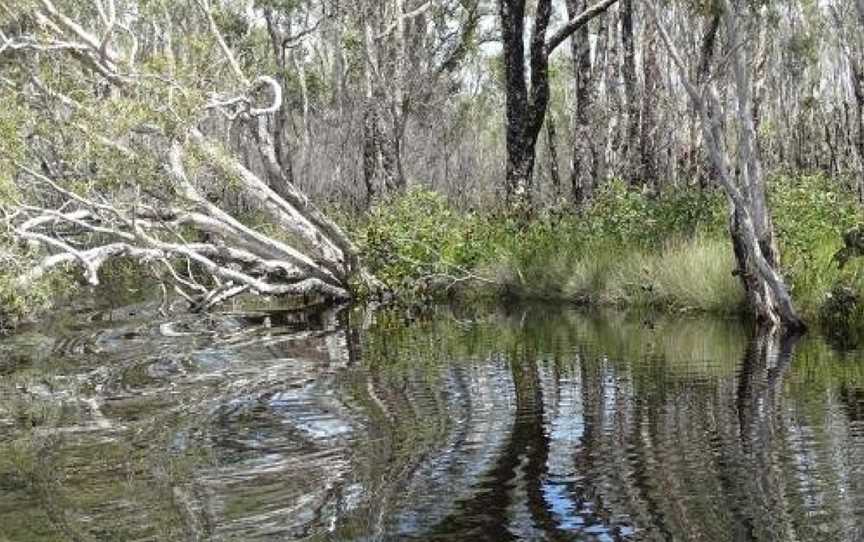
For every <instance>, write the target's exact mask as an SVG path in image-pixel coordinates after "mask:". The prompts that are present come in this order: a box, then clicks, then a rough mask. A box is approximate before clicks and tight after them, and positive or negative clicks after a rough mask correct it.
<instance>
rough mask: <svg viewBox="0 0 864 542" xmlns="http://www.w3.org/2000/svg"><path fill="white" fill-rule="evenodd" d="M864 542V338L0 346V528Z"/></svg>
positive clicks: (590, 331) (42, 534)
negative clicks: (850, 348)
mask: <svg viewBox="0 0 864 542" xmlns="http://www.w3.org/2000/svg"><path fill="white" fill-rule="evenodd" d="M295 539H303V540H396V539H413V540H457V541H458V540H472V541H474V540H516V539H524V540H709V541H722V540H783V541H786V540H849V541H857V540H864V354H860V353H857V352H853V353H845V354H841V353H836V352H834V351H832V350H831V349H830V348H828V346H826V345H825V344H824V343H823V342H822V341H821V340H820V339H818V338H817V337H808V338H806V339H804V340H802V341H800V342H798V343H797V344H793V342H791V341H784V340H782V339H781V338H780V337H774V336H762V337H756V338H753V337H748V335H747V333H746V330H745V329H744V328H742V327H740V326H739V325H736V324H734V323H730V322H724V321H718V320H700V319H691V318H678V319H674V318H672V319H670V318H665V319H660V320H651V321H648V320H646V319H644V318H635V317H624V316H621V315H616V314H612V315H605V316H587V315H583V314H579V313H577V312H573V311H567V310H560V309H550V308H534V309H524V310H522V309H519V310H512V311H510V312H509V313H507V312H492V313H486V314H479V315H477V314H470V315H469V314H458V313H454V312H451V311H447V310H443V309H442V310H441V311H439V313H438V314H436V315H435V316H433V317H430V318H424V319H422V320H420V321H407V320H406V319H404V318H402V317H400V316H399V315H397V314H394V313H378V314H375V315H371V314H366V315H364V314H362V313H359V312H356V311H349V310H343V311H335V310H334V311H328V312H322V313H319V314H304V313H299V312H290V311H282V312H270V313H267V312H246V313H239V312H238V313H226V314H217V315H212V316H209V317H200V316H198V317H196V316H183V317H180V318H174V319H172V320H164V319H159V318H158V317H156V316H154V313H153V312H152V310H151V308H150V307H147V306H138V307H126V308H123V309H115V310H87V311H81V312H78V313H75V314H69V315H67V316H65V317H63V318H60V319H58V321H57V322H55V323H53V324H51V325H45V326H39V327H34V328H32V329H29V330H24V331H23V332H22V333H20V334H18V335H16V336H14V337H11V338H8V339H5V340H3V341H2V342H0V541H6V540H9V541H27V540H295Z"/></svg>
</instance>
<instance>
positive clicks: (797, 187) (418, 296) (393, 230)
mask: <svg viewBox="0 0 864 542" xmlns="http://www.w3.org/2000/svg"><path fill="white" fill-rule="evenodd" d="M769 199H770V203H771V205H772V209H773V210H774V222H775V227H776V228H777V235H778V242H779V243H780V251H781V253H782V254H783V258H784V259H783V261H782V270H783V273H784V275H785V276H786V278H787V279H788V280H789V282H790V284H791V288H792V295H793V296H794V297H795V299H796V302H797V303H799V305H800V307H801V311H802V312H803V313H804V315H805V316H806V317H807V319H808V320H810V321H820V322H823V323H825V324H828V327H830V328H831V329H829V331H830V330H839V329H843V330H845V331H849V330H855V329H862V330H864V308H862V306H861V304H860V303H859V302H858V301H859V299H864V267H862V264H861V263H860V262H858V260H856V259H855V258H852V259H851V260H850V261H849V262H848V263H847V264H846V265H844V266H843V267H842V268H841V266H840V265H839V262H838V261H837V260H836V258H835V256H836V254H837V253H838V252H839V251H840V250H841V249H842V248H843V246H844V242H843V236H844V233H846V232H847V231H850V230H851V229H853V228H855V227H856V226H857V225H858V224H859V222H861V218H862V217H861V211H860V207H859V206H858V204H857V203H856V199H855V194H854V192H853V191H852V190H850V189H847V188H845V187H843V186H841V185H840V184H839V183H838V182H836V181H835V180H831V179H827V178H825V177H824V176H799V177H783V176H779V177H775V178H774V179H772V181H771V183H770V184H769ZM727 213H728V206H727V202H726V200H725V196H723V194H722V193H720V192H715V191H700V190H697V189H695V188H694V189H690V188H685V189H682V190H677V191H670V192H667V193H664V194H662V195H659V196H651V195H648V194H645V193H643V192H640V191H634V190H632V189H628V188H627V186H626V185H625V184H624V183H621V182H611V183H608V184H606V185H605V186H603V187H602V188H601V189H600V190H598V192H597V193H596V194H595V197H594V199H593V201H592V202H591V204H590V205H589V206H586V207H584V208H582V209H579V210H574V209H572V208H551V209H549V210H547V211H544V212H543V213H541V214H540V215H539V216H536V217H534V218H533V219H532V220H529V221H524V220H522V219H519V218H513V217H512V215H509V214H507V213H506V212H496V211H494V210H491V211H475V210H459V209H458V208H457V207H455V206H453V205H450V204H448V202H447V201H446V200H445V198H443V197H442V196H440V195H438V194H436V193H434V192H431V191H427V190H424V189H419V188H415V189H412V190H409V191H407V192H406V193H404V194H401V195H398V196H394V197H392V198H390V199H388V200H386V201H382V202H379V203H378V204H377V205H376V206H375V207H374V209H373V211H372V212H371V213H370V215H369V217H368V218H366V219H364V221H363V222H362V223H358V224H352V225H351V227H349V230H352V231H355V232H357V233H356V235H357V241H358V244H359V245H360V247H361V250H362V252H363V256H364V258H365V261H366V262H367V263H368V264H369V265H370V268H371V270H372V271H373V272H374V273H376V275H377V276H378V277H379V278H381V279H382V280H383V281H384V282H385V283H386V284H387V285H388V286H389V287H391V288H393V289H394V290H395V291H397V292H398V293H399V295H400V296H401V297H407V298H410V299H413V300H415V301H417V302H424V301H429V300H432V299H437V298H442V297H449V296H458V297H466V296H467V297H473V296H495V297H500V296H510V297H513V298H517V299H547V300H559V301H567V302H575V303H581V304H591V305H611V306H619V307H622V308H623V307H648V308H655V309H661V310H669V311H699V312H708V313H715V314H738V313H740V312H742V310H743V306H744V292H743V289H742V286H741V283H740V280H739V279H738V277H736V276H735V275H734V270H735V267H736V265H735V257H734V254H733V250H732V246H731V243H730V241H729V236H728V229H727V228H728V216H727Z"/></svg>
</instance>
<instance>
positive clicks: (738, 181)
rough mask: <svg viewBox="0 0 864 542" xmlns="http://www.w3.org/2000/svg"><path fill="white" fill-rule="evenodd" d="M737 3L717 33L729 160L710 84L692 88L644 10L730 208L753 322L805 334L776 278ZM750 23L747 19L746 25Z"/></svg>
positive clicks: (748, 54)
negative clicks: (726, 71) (725, 72)
mask: <svg viewBox="0 0 864 542" xmlns="http://www.w3.org/2000/svg"><path fill="white" fill-rule="evenodd" d="M744 4H745V3H744V2H743V1H741V0H722V2H721V8H722V19H723V29H724V31H725V36H726V40H727V44H726V46H727V53H728V56H729V59H730V65H731V66H730V67H731V70H732V72H733V79H734V82H735V100H734V106H733V108H734V115H735V116H734V117H733V118H734V122H735V127H736V135H737V145H736V149H735V151H734V165H733V154H732V153H730V151H729V150H728V149H727V147H726V145H725V138H724V134H723V133H722V132H721V126H722V125H723V124H724V122H723V120H724V119H725V117H726V116H727V114H728V111H727V108H726V107H724V105H723V104H722V103H721V101H720V99H719V97H718V93H717V90H716V88H715V86H714V84H713V82H710V81H709V82H707V83H704V84H701V85H699V84H697V83H694V82H693V81H692V80H691V78H690V76H689V74H688V72H687V68H686V65H685V64H684V61H683V60H682V57H681V55H680V53H679V52H678V49H677V47H676V45H675V44H674V42H673V41H672V38H671V37H670V35H669V32H668V30H667V29H666V25H665V23H664V22H663V20H662V19H661V17H660V14H659V11H658V9H657V6H656V4H655V2H654V0H651V1H650V2H649V4H648V5H649V6H650V9H651V12H652V15H653V18H654V22H655V24H656V26H657V29H658V31H659V33H660V36H661V38H662V40H663V42H664V44H665V45H666V48H667V49H668V51H669V54H670V56H671V57H672V59H673V62H674V63H675V66H676V67H677V68H678V75H679V76H680V77H681V79H682V81H683V83H684V86H685V88H686V90H687V93H688V94H689V96H690V98H691V100H692V101H693V103H694V106H695V107H696V110H697V111H698V113H699V116H700V119H701V121H702V131H703V134H704V138H705V142H706V144H707V147H708V150H709V152H710V155H711V159H712V162H713V163H714V166H715V168H716V171H717V181H718V182H719V184H720V185H721V186H722V187H723V189H724V191H725V192H726V194H727V196H728V197H729V201H730V204H731V220H730V233H731V237H732V244H733V247H734V249H735V256H736V260H737V262H738V270H737V272H736V273H737V274H738V276H739V277H740V278H741V282H742V284H743V286H744V289H745V291H746V292H747V300H748V303H749V305H750V309H751V311H752V313H753V315H754V316H755V318H756V320H757V321H758V322H760V323H762V324H766V325H772V326H776V325H783V326H785V327H787V328H790V329H793V330H801V329H804V328H805V325H804V322H803V320H802V319H801V317H800V316H799V315H798V312H797V310H796V309H795V306H794V304H793V303H792V298H791V296H790V295H789V289H788V287H787V286H786V282H785V280H784V279H783V277H782V275H781V274H780V271H779V269H780V254H779V250H778V248H777V243H776V239H775V237H774V228H773V224H772V221H771V214H770V212H769V209H768V206H767V202H766V198H765V183H764V177H763V171H762V163H761V159H760V156H759V147H758V144H757V134H756V130H755V122H754V118H753V115H754V110H753V101H752V93H753V87H752V71H751V69H750V60H751V59H752V44H751V42H750V41H749V40H747V39H746V38H747V36H745V35H743V33H744V32H745V31H746V30H745V28H744V22H743V21H744V20H746V19H745V16H744V12H745V10H747V9H748V8H747V7H746V6H745V5H744ZM754 18H755V17H750V18H749V19H750V20H752V19H754Z"/></svg>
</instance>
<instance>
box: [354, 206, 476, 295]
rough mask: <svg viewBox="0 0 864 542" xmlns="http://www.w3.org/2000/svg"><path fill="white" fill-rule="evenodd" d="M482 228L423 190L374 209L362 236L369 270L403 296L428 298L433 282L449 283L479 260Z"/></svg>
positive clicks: (362, 248)
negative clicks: (479, 240)
mask: <svg viewBox="0 0 864 542" xmlns="http://www.w3.org/2000/svg"><path fill="white" fill-rule="evenodd" d="M477 229H478V224H477V223H476V221H475V220H474V219H473V217H472V216H470V215H459V214H458V213H457V212H456V211H454V210H453V209H452V208H451V207H450V206H449V205H448V204H447V202H446V201H445V200H444V198H443V197H441V196H440V195H438V194H436V193H434V192H430V191H427V190H423V189H412V190H409V191H408V192H406V193H405V194H401V195H397V196H394V197H393V198H392V199H390V200H388V201H385V202H381V203H380V204H378V205H376V206H375V207H374V208H373V209H372V211H371V213H370V216H369V219H368V221H367V222H366V223H365V224H364V225H363V227H362V228H361V230H360V233H359V236H358V243H359V245H360V247H361V252H362V256H363V258H364V261H365V262H366V264H367V265H369V267H370V269H371V270H372V271H373V272H374V273H375V274H376V275H377V276H378V277H379V278H380V279H381V280H383V281H384V282H385V284H387V285H388V286H390V287H391V288H394V289H396V290H398V291H400V292H403V293H405V294H412V293H413V294H418V295H420V296H425V295H426V293H427V292H426V291H425V290H426V289H427V287H428V285H429V283H431V282H435V281H436V280H441V279H443V280H446V277H448V276H454V275H459V274H460V273H461V272H462V271H463V270H464V269H467V268H470V267H472V266H474V265H475V264H476V263H477V262H478V261H479V259H480V258H481V253H480V251H481V250H482V249H483V248H484V246H483V244H482V243H477V242H476V235H477Z"/></svg>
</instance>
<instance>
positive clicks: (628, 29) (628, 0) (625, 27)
mask: <svg viewBox="0 0 864 542" xmlns="http://www.w3.org/2000/svg"><path fill="white" fill-rule="evenodd" d="M621 46H622V50H623V57H624V59H623V60H624V62H623V65H622V67H621V76H622V78H623V79H624V93H625V95H626V98H627V130H626V135H625V137H624V148H623V150H624V152H623V158H624V178H625V179H628V180H629V181H630V183H631V184H632V183H635V182H637V181H638V180H639V170H638V165H637V161H636V156H637V151H638V149H637V146H638V144H639V95H638V94H639V91H638V89H637V86H636V85H637V81H636V46H635V43H634V40H633V0H621Z"/></svg>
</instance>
